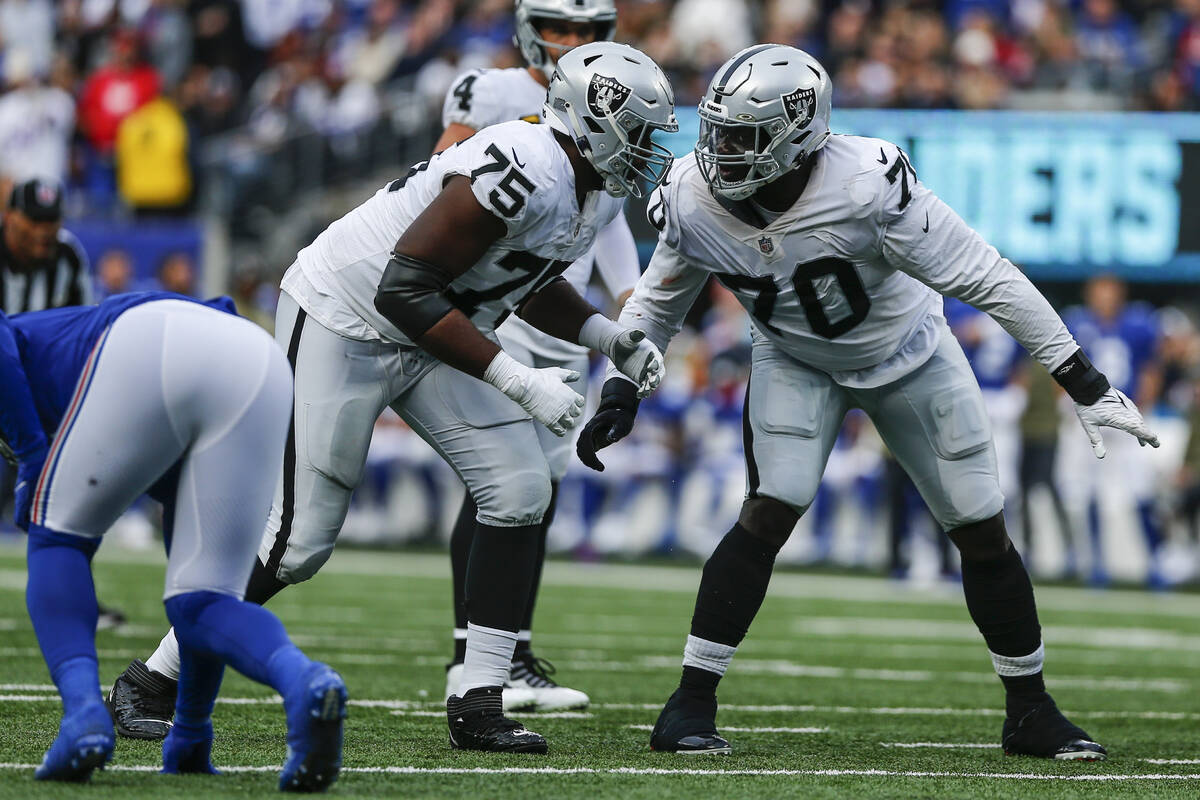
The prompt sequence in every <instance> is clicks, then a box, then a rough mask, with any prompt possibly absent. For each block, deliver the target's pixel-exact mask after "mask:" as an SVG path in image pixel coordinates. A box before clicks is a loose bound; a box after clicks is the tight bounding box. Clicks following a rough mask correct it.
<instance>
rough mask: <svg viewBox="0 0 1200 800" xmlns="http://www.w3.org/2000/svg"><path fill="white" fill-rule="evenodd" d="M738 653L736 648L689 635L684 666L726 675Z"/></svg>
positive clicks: (684, 652) (684, 650)
mask: <svg viewBox="0 0 1200 800" xmlns="http://www.w3.org/2000/svg"><path fill="white" fill-rule="evenodd" d="M736 652H737V648H736V647H731V646H730V645H727V644H719V643H717V642H710V641H709V640H708V639H701V638H700V637H698V636H692V635H691V634H688V638H687V644H686V645H685V646H684V648H683V665H684V666H685V667H696V668H697V669H703V670H707V671H708V672H715V673H716V674H718V675H724V674H725V670H727V669H729V662H730V661H733V654H734V653H736Z"/></svg>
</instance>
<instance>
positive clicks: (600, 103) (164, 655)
mask: <svg viewBox="0 0 1200 800" xmlns="http://www.w3.org/2000/svg"><path fill="white" fill-rule="evenodd" d="M545 114H546V117H547V122H548V124H546V125H529V124H527V123H525V122H521V121H513V122H507V123H503V124H499V125H493V126H491V127H489V128H487V129H486V130H482V131H480V132H479V133H477V134H475V135H474V136H472V137H471V138H469V139H466V140H464V141H462V142H459V143H457V144H455V145H454V146H453V147H450V148H448V149H446V150H444V151H442V152H440V153H437V154H435V155H434V156H432V157H431V158H430V159H429V160H428V161H426V162H423V163H421V164H417V165H416V166H414V167H412V168H411V169H410V170H408V173H407V174H406V175H404V176H403V177H400V178H398V179H396V180H394V181H391V182H390V183H388V184H387V185H385V186H383V187H382V188H380V189H379V191H377V192H376V193H375V194H374V195H373V196H372V197H371V198H369V199H368V200H366V201H365V202H364V203H363V204H362V205H360V206H359V207H358V208H356V209H354V210H353V211H351V212H350V213H348V214H346V216H344V217H342V218H341V219H339V220H337V221H336V222H334V223H333V224H331V225H330V226H329V227H328V228H327V229H326V230H325V231H324V232H323V233H322V234H321V235H320V236H318V237H317V239H316V240H315V241H314V242H313V243H312V244H311V245H309V246H308V247H306V248H304V249H303V250H301V251H300V253H299V254H298V255H297V257H296V263H295V264H294V265H292V267H291V268H290V269H289V270H288V271H287V273H286V274H285V275H284V277H283V283H282V288H283V293H282V295H281V296H280V301H279V310H278V312H277V317H276V338H277V339H278V341H279V343H280V345H281V346H282V347H283V348H284V349H285V350H286V351H287V354H288V357H289V359H290V361H291V363H292V366H293V369H294V370H295V407H294V412H293V419H292V428H291V432H290V434H289V436H288V441H287V449H286V451H285V453H284V458H283V474H282V475H281V476H280V480H279V485H278V488H277V490H276V492H275V500H274V502H273V505H272V508H271V514H270V517H269V518H268V520H267V526H266V530H265V532H264V534H263V539H262V543H261V545H260V547H259V552H258V561H257V563H255V565H254V567H253V570H252V572H251V576H250V581H249V585H248V587H247V590H246V599H247V600H251V601H254V602H258V603H264V602H266V601H267V600H268V599H269V598H271V597H272V596H274V595H275V594H276V593H277V592H279V591H280V590H282V589H283V588H285V587H286V586H288V585H289V584H294V583H299V582H301V581H305V580H307V579H309V578H311V577H312V576H313V575H314V574H315V573H316V572H317V570H318V569H320V568H321V566H322V565H323V564H324V563H325V562H326V560H327V559H328V558H329V556H330V553H331V552H332V551H333V547H334V543H335V541H336V540H337V536H338V533H339V532H340V530H341V527H342V523H343V522H344V520H345V517H346V511H347V508H348V506H349V503H350V494H351V492H353V490H354V487H355V486H356V485H357V484H358V482H359V480H360V478H361V477H362V473H363V465H364V463H365V461H366V456H367V448H368V446H369V445H370V442H371V432H372V430H373V428H374V425H375V420H376V418H377V417H378V416H379V414H380V413H381V412H382V411H383V410H384V408H386V407H388V406H391V407H392V408H393V409H394V410H395V411H396V413H397V414H399V415H400V416H401V417H402V418H403V419H404V420H405V421H406V422H407V423H408V424H409V426H410V427H411V428H412V429H413V430H414V431H416V433H417V434H418V435H419V436H421V437H422V438H424V439H425V440H426V441H427V442H428V443H429V444H430V445H431V446H432V447H433V448H434V449H435V450H437V451H438V453H439V454H441V456H442V457H443V458H444V459H445V460H446V461H447V462H448V463H449V464H450V465H451V466H452V467H453V468H454V470H455V471H456V472H457V473H458V474H459V476H460V477H461V478H462V480H463V482H464V483H465V484H466V486H467V491H469V492H470V493H471V496H472V498H474V500H475V504H476V506H478V509H479V514H478V520H479V521H478V528H477V530H476V533H475V536H474V541H473V543H472V550H471V555H470V561H469V565H468V568H467V576H466V606H467V618H468V626H467V628H468V633H467V646H466V658H465V663H464V666H463V673H462V678H461V681H460V682H459V685H458V693H457V694H456V695H453V696H451V697H450V698H449V699H448V701H447V711H448V714H449V724H450V741H451V744H452V745H453V746H454V747H458V748H464V749H472V750H489V751H504V752H538V753H544V752H546V749H547V745H546V740H545V739H544V738H542V737H541V736H540V735H539V734H537V733H534V732H533V731H529V730H526V729H525V728H524V727H523V726H522V725H521V724H520V723H518V722H515V721H513V720H510V719H507V718H505V717H504V715H503V713H502V710H501V687H502V686H503V684H504V683H505V681H507V680H508V678H509V671H510V667H511V662H512V657H513V651H514V649H515V647H516V643H517V632H518V630H519V629H520V625H521V619H522V616H523V614H524V612H525V608H526V604H527V600H528V596H529V592H530V589H531V586H532V582H533V573H534V569H535V566H536V564H537V539H538V523H539V522H540V521H541V519H542V515H543V514H544V513H545V511H546V508H547V506H548V505H549V503H550V470H549V467H548V466H547V463H546V457H545V456H544V455H543V454H542V448H541V446H540V445H539V444H538V436H537V433H536V432H535V430H534V426H535V424H536V425H544V426H545V427H547V428H549V429H550V430H551V431H552V432H554V433H555V434H557V435H559V436H562V435H564V434H565V433H566V432H567V431H568V430H570V429H572V428H574V427H575V426H576V424H577V423H578V421H579V418H580V416H581V415H582V413H583V398H582V397H581V396H580V394H579V393H578V392H576V391H575V390H574V389H573V388H571V386H570V383H572V382H573V381H576V380H578V379H579V377H580V376H579V373H577V372H571V371H569V370H565V369H562V368H559V367H548V368H544V369H536V368H532V367H528V366H525V365H523V364H521V363H519V362H518V361H516V360H515V359H513V358H512V357H511V356H509V355H508V354H507V353H505V352H504V351H503V350H502V349H501V348H500V347H499V346H498V345H497V343H496V337H495V329H496V327H497V326H499V325H500V323H501V322H503V321H504V319H505V318H506V317H507V316H508V315H509V314H510V312H512V311H514V310H515V311H516V312H517V313H518V314H519V315H520V316H521V317H522V318H523V319H525V320H526V321H527V322H529V323H530V324H531V325H533V326H535V327H537V328H538V329H539V330H542V331H544V332H546V333H548V334H550V335H552V336H556V337H558V338H561V339H564V340H567V341H570V342H574V343H576V344H580V345H583V346H585V347H588V348H591V349H595V350H598V351H600V352H601V353H603V354H604V355H606V356H607V357H608V358H609V359H611V360H612V362H613V364H614V365H615V366H616V368H617V370H618V371H619V372H620V373H621V374H622V375H625V376H628V377H629V379H630V380H631V381H633V384H631V385H636V386H635V388H634V393H635V394H642V395H644V394H647V393H649V392H650V391H652V390H653V389H654V388H655V387H656V386H658V384H659V381H661V380H662V377H663V363H662V356H661V355H660V353H659V351H658V349H657V348H656V347H655V346H654V345H653V344H651V343H650V342H649V340H647V339H646V338H645V336H644V334H643V333H642V332H641V331H636V330H631V329H628V328H626V327H623V326H620V325H617V324H616V323H614V322H612V321H611V320H609V319H606V318H605V317H604V316H603V315H601V314H600V313H599V312H598V311H596V309H594V308H593V307H592V306H591V305H589V304H588V303H587V302H586V301H585V300H583V299H582V298H581V297H580V296H579V294H578V293H577V292H576V291H575V290H574V289H573V288H571V286H570V284H568V283H567V282H566V281H565V280H563V279H562V278H561V273H562V272H563V270H565V269H566V268H567V266H568V265H569V264H570V263H571V262H572V261H574V260H575V259H577V258H579V257H580V256H582V255H583V254H584V253H586V252H587V251H588V250H589V249H590V248H591V247H592V244H593V242H594V241H595V238H596V234H597V231H599V230H600V229H601V228H603V227H604V226H606V225H608V224H609V222H611V221H612V219H613V217H615V216H616V215H617V214H618V213H620V211H621V203H622V198H623V197H624V196H626V195H633V196H640V195H641V194H642V193H643V192H644V191H647V187H650V188H653V187H654V186H657V185H658V183H659V182H660V181H661V180H662V177H663V176H664V175H665V174H666V171H667V168H668V167H669V166H670V163H671V156H670V154H669V152H668V151H667V150H666V149H665V148H664V147H662V146H661V145H659V144H657V143H656V142H654V141H653V140H652V136H653V134H654V133H656V132H658V131H673V130H676V129H677V123H676V121H675V101H674V96H673V95H672V93H671V88H670V85H669V84H668V82H667V79H666V77H665V76H664V75H663V72H662V70H660V69H659V68H658V66H657V65H656V64H655V63H654V62H653V61H651V60H650V59H649V58H647V57H646V56H645V55H643V54H642V53H640V52H638V51H637V50H634V49H633V48H631V47H627V46H625V45H620V44H614V43H612V42H596V43H594V44H588V45H583V46H581V47H578V48H575V49H574V50H571V51H570V52H569V53H567V54H565V55H564V56H562V58H560V59H559V61H558V65H557V68H556V70H555V72H554V74H553V77H552V78H551V80H550V88H549V93H548V96H547V98H546V106H545ZM531 418H532V419H531ZM173 653H177V649H176V646H175V645H174V643H173V640H172V638H171V637H170V636H168V637H167V639H164V641H163V643H162V645H161V646H160V647H159V650H158V651H157V652H156V653H155V654H154V656H152V657H151V659H150V662H151V663H148V664H147V665H144V668H146V667H148V668H149V670H150V671H154V672H157V673H159V674H160V675H170V674H171V673H172V672H173V671H174V670H175V664H172V663H171V661H172V654H173ZM177 658H178V656H177V655H175V659H176V664H177ZM114 702H116V700H114ZM118 716H119V715H118Z"/></svg>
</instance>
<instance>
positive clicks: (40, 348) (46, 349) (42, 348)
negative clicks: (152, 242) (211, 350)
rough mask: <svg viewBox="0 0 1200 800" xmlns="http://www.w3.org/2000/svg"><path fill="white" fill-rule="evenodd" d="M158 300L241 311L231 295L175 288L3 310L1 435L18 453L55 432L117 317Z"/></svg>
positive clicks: (0, 337)
mask: <svg viewBox="0 0 1200 800" xmlns="http://www.w3.org/2000/svg"><path fill="white" fill-rule="evenodd" d="M155 300H185V301H189V302H194V303H200V304H202V305H207V306H209V307H211V308H216V309H218V310H221V311H225V312H228V313H230V314H235V315H236V313H237V312H236V311H235V310H234V307H233V301H232V300H230V299H229V298H228V297H219V298H216V299H213V300H209V301H200V300H195V299H194V298H190V297H184V296H182V295H177V294H173V293H171V292H135V293H132V294H124V295H118V296H116V297H114V298H112V299H110V300H106V301H104V302H103V303H101V304H100V305H98V306H71V307H67V308H55V309H49V310H46V311H31V312H28V313H24V314H15V315H13V316H12V317H6V316H4V314H2V313H0V354H2V357H0V405H2V407H0V434H3V436H4V439H5V440H6V441H7V442H8V443H9V445H10V446H11V447H12V449H13V451H14V453H16V455H17V456H18V457H19V456H21V455H24V454H25V453H26V452H27V451H28V450H29V448H30V446H32V447H33V448H36V447H37V446H38V442H39V441H45V440H46V439H49V438H50V437H52V436H53V435H54V433H55V431H57V430H58V426H59V424H60V423H61V422H62V421H63V419H64V417H67V416H68V412H69V411H70V410H71V408H70V407H71V405H72V401H73V400H78V398H79V396H82V394H83V393H84V392H85V391H86V384H87V382H88V380H87V379H88V377H90V370H91V368H92V367H94V365H95V362H96V360H97V356H98V355H99V352H100V350H101V349H102V348H103V344H104V343H103V339H104V336H105V334H106V332H107V331H108V329H109V327H110V326H111V325H112V323H113V321H114V320H116V318H117V317H119V316H120V315H121V314H123V313H125V312H126V311H128V310H129V309H131V308H133V307H135V306H139V305H142V304H143V303H149V302H152V301H155ZM85 373H88V374H85ZM81 377H82V378H83V380H82V381H81ZM23 389H24V390H26V391H27V392H28V394H25V391H22V390H23ZM22 395H24V397H22ZM26 398H28V399H32V401H33V402H32V406H30V405H29V404H28V402H27V400H26V402H22V401H23V400H25V399H26ZM31 411H33V412H34V413H32V414H31V413H30V412H31Z"/></svg>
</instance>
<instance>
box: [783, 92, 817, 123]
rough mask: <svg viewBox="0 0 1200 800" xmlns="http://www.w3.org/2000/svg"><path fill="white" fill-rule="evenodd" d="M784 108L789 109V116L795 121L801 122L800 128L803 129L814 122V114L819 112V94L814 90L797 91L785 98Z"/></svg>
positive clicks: (786, 95)
mask: <svg viewBox="0 0 1200 800" xmlns="http://www.w3.org/2000/svg"><path fill="white" fill-rule="evenodd" d="M783 107H784V108H785V109H787V113H788V116H789V117H791V118H792V120H793V121H795V120H799V122H800V127H801V128H803V127H804V126H805V125H807V124H808V123H810V122H812V118H813V114H814V113H816V110H817V93H816V90H814V89H797V90H796V91H794V92H792V93H791V94H785V95H784V96H783Z"/></svg>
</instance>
